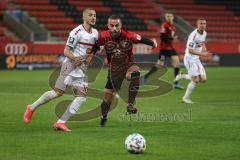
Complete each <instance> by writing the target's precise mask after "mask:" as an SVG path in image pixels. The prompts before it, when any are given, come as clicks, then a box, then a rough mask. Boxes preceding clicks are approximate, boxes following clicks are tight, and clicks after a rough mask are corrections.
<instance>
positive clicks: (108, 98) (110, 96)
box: [103, 92, 113, 103]
mask: <svg viewBox="0 0 240 160" xmlns="http://www.w3.org/2000/svg"><path fill="white" fill-rule="evenodd" d="M112 99H113V93H109V92H105V93H104V97H103V101H104V102H106V103H112Z"/></svg>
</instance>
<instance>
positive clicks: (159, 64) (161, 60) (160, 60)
mask: <svg viewBox="0 0 240 160" xmlns="http://www.w3.org/2000/svg"><path fill="white" fill-rule="evenodd" d="M164 61H165V55H164V53H163V51H160V54H159V57H158V61H157V62H156V64H155V65H154V66H153V67H152V68H151V69H150V70H149V71H148V73H146V74H145V75H144V76H143V78H142V83H146V82H147V79H148V78H149V76H151V75H152V74H153V73H155V72H156V71H157V70H158V69H159V68H161V67H163V66H164Z"/></svg>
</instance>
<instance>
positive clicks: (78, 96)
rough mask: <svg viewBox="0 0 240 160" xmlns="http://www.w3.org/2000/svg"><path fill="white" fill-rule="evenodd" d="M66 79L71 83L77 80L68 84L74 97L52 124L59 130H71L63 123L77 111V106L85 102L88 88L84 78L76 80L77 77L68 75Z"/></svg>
mask: <svg viewBox="0 0 240 160" xmlns="http://www.w3.org/2000/svg"><path fill="white" fill-rule="evenodd" d="M66 79H68V81H71V82H70V83H71V84H73V83H74V81H79V82H77V83H76V84H74V85H71V84H69V85H71V86H72V87H73V95H74V97H75V98H74V100H73V101H72V103H71V104H70V105H69V106H68V108H67V110H66V111H65V112H64V113H63V115H62V116H61V117H60V118H59V120H58V121H57V122H56V123H55V124H54V129H55V130H59V131H71V130H70V129H68V128H67V126H66V125H65V124H66V122H67V121H68V120H69V119H70V118H71V117H72V116H74V115H75V114H76V113H77V111H78V110H79V108H80V107H81V106H82V105H83V104H84V103H85V102H86V95H87V90H88V83H87V82H86V81H85V80H77V79H78V78H76V79H75V78H74V77H72V76H68V77H67V78H66ZM80 79H84V78H80Z"/></svg>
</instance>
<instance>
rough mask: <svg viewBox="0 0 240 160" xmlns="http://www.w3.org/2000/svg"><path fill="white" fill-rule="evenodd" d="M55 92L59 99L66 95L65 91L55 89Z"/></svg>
mask: <svg viewBox="0 0 240 160" xmlns="http://www.w3.org/2000/svg"><path fill="white" fill-rule="evenodd" d="M53 91H54V92H55V93H56V94H57V95H58V97H60V96H62V95H64V93H65V92H64V91H63V90H61V89H58V88H54V89H53Z"/></svg>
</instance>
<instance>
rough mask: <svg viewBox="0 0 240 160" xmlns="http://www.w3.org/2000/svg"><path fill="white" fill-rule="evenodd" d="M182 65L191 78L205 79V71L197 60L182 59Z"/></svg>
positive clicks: (186, 57)
mask: <svg viewBox="0 0 240 160" xmlns="http://www.w3.org/2000/svg"><path fill="white" fill-rule="evenodd" d="M184 65H185V67H186V68H187V70H188V74H189V75H190V76H191V77H195V76H203V77H205V78H206V72H205V69H204V67H203V65H202V63H201V61H200V60H199V59H192V58H191V57H188V56H185V57H184Z"/></svg>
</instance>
